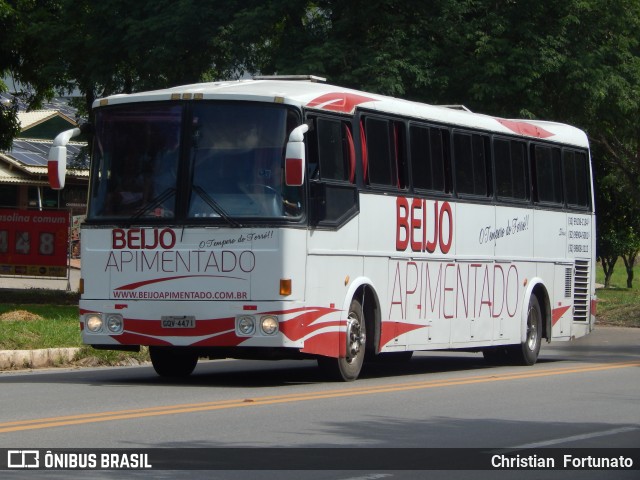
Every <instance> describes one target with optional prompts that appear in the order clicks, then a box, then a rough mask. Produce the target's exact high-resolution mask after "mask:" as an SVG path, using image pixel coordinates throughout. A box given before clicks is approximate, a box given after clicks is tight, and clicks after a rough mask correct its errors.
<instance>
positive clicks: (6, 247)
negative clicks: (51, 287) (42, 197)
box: [0, 209, 69, 277]
mask: <svg viewBox="0 0 640 480" xmlns="http://www.w3.org/2000/svg"><path fill="white" fill-rule="evenodd" d="M68 242H69V213H68V212H63V211H33V210H3V209H0V275H29V276H31V275H33V276H49V277H65V276H66V275H67V255H68V251H69V246H68V245H69V244H68Z"/></svg>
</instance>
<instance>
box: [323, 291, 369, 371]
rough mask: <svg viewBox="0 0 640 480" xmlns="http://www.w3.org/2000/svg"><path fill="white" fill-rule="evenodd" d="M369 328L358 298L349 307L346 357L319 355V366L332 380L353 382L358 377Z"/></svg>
mask: <svg viewBox="0 0 640 480" xmlns="http://www.w3.org/2000/svg"><path fill="white" fill-rule="evenodd" d="M366 343H367V328H366V325H365V321H364V316H363V314H362V305H360V302H359V301H358V300H356V299H353V300H352V301H351V306H350V307H349V320H348V322H347V354H346V356H345V357H340V358H331V357H318V366H319V367H320V369H321V370H322V371H323V373H324V374H325V375H326V376H327V377H329V378H330V379H331V380H337V381H342V382H352V381H354V380H355V379H357V378H358V376H359V375H360V371H361V370H362V364H363V363H364V353H365V346H366Z"/></svg>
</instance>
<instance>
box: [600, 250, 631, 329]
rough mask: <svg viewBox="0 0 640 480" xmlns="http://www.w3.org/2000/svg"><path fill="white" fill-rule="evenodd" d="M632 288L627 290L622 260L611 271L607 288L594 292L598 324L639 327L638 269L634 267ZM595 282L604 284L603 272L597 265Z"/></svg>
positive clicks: (625, 273) (625, 271) (625, 272)
mask: <svg viewBox="0 0 640 480" xmlns="http://www.w3.org/2000/svg"><path fill="white" fill-rule="evenodd" d="M633 273H634V275H633V277H634V278H633V282H632V288H627V270H626V269H625V267H624V263H623V262H622V260H619V261H618V263H617V264H616V266H615V268H614V269H613V275H612V276H611V283H610V287H609V288H599V289H597V290H596V295H597V296H598V314H597V318H598V323H599V324H600V325H614V326H621V327H640V279H639V278H638V276H640V268H639V267H638V265H636V266H635V267H634V272H633ZM596 282H597V283H599V284H604V272H603V271H602V267H601V266H600V264H598V269H597V271H596Z"/></svg>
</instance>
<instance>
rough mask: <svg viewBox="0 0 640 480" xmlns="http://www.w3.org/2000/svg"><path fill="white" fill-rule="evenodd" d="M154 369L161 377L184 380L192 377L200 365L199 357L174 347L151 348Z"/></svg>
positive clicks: (150, 354)
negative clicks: (197, 365) (192, 373)
mask: <svg viewBox="0 0 640 480" xmlns="http://www.w3.org/2000/svg"><path fill="white" fill-rule="evenodd" d="M149 356H150V357H151V364H152V365H153V369H154V370H155V371H156V373H157V374H158V375H160V376H161V377H169V378H182V377H188V376H189V375H191V372H193V370H194V369H195V368H196V364H197V363H198V355H197V354H195V353H194V352H190V351H188V350H183V349H179V348H172V347H153V346H151V347H149Z"/></svg>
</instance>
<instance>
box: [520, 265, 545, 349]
mask: <svg viewBox="0 0 640 480" xmlns="http://www.w3.org/2000/svg"><path fill="white" fill-rule="evenodd" d="M531 296H535V297H536V298H537V299H538V303H539V304H540V309H541V310H542V338H544V339H546V340H547V342H550V341H551V301H550V299H549V291H548V290H547V287H546V286H545V284H544V282H543V281H542V279H541V278H538V277H536V278H532V279H531V280H530V281H529V284H528V285H527V288H526V290H525V293H524V298H523V304H522V315H521V318H520V341H522V342H524V341H525V339H526V334H527V315H528V306H529V301H530V299H531Z"/></svg>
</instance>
